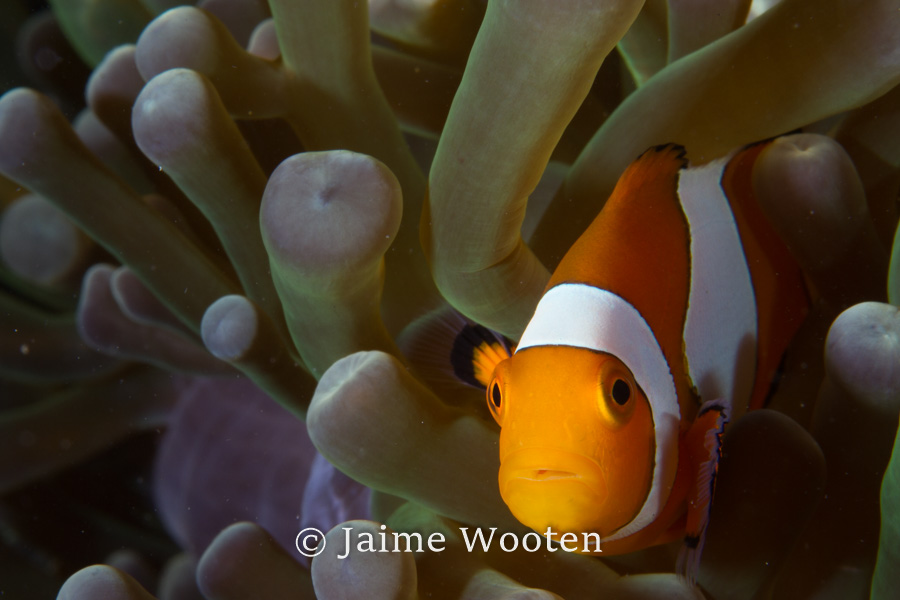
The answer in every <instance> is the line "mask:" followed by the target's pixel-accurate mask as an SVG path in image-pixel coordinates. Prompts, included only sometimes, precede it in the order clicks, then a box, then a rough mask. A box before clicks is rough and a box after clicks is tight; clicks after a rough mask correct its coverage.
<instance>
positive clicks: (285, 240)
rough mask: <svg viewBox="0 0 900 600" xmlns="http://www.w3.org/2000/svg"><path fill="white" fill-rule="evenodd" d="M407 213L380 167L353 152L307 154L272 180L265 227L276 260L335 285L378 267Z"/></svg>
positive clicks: (263, 220)
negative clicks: (337, 277) (332, 280)
mask: <svg viewBox="0 0 900 600" xmlns="http://www.w3.org/2000/svg"><path fill="white" fill-rule="evenodd" d="M402 210H403V205H402V192H401V190H400V184H399V182H398V181H397V178H396V177H395V176H394V174H393V173H392V172H391V171H390V169H388V168H387V167H386V166H385V165H384V164H383V163H381V162H380V161H378V160H376V159H374V158H372V157H370V156H367V155H365V154H359V153H356V152H350V151H348V150H335V151H328V152H306V153H303V154H297V155H294V156H292V157H290V158H288V159H287V160H285V161H284V162H282V163H281V164H280V165H279V166H278V168H277V169H275V172H274V173H272V176H271V178H270V179H269V182H268V185H267V186H266V191H265V194H264V196H263V201H262V208H261V210H260V225H261V227H262V229H263V236H264V239H265V241H266V248H267V249H268V250H269V254H270V256H272V257H273V258H277V259H279V260H283V261H285V262H289V263H290V264H291V265H293V266H294V267H295V268H296V269H297V270H299V271H300V272H303V273H305V274H307V275H308V276H310V277H315V278H327V279H330V278H332V277H333V276H334V275H338V274H340V276H341V277H347V276H348V274H349V273H353V272H354V271H355V270H359V269H361V268H362V269H366V270H368V268H369V267H371V266H372V265H373V264H377V263H378V262H379V261H380V260H381V258H382V257H383V256H384V253H385V252H386V251H387V249H388V248H389V247H390V245H391V242H392V241H393V239H394V237H395V236H396V234H397V230H398V229H399V227H400V218H401V215H402ZM351 276H352V275H351Z"/></svg>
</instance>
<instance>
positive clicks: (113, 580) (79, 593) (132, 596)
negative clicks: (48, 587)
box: [56, 565, 155, 600]
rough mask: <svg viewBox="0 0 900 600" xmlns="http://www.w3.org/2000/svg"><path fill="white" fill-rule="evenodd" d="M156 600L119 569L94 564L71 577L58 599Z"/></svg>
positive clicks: (60, 591)
mask: <svg viewBox="0 0 900 600" xmlns="http://www.w3.org/2000/svg"><path fill="white" fill-rule="evenodd" d="M97 598H104V599H106V600H155V598H153V596H152V595H150V593H149V592H147V590H145V589H144V588H143V587H141V585H140V584H139V583H138V582H137V581H135V580H134V579H133V578H132V577H131V576H129V575H126V574H125V573H123V572H122V571H119V570H118V569H114V568H113V567H110V566H108V565H93V566H90V567H86V568H84V569H81V570H80V571H78V572H76V573H75V574H74V575H72V576H71V577H69V578H68V579H67V580H66V582H65V583H64V584H63V586H62V588H60V590H59V594H57V596H56V600H95V599H97Z"/></svg>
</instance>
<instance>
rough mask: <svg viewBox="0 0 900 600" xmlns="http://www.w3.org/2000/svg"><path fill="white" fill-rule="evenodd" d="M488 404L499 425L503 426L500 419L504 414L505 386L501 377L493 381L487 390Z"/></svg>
mask: <svg viewBox="0 0 900 600" xmlns="http://www.w3.org/2000/svg"><path fill="white" fill-rule="evenodd" d="M487 403H488V408H490V409H491V415H492V416H493V417H494V420H495V421H497V424H498V425H502V423H501V422H500V417H501V415H502V414H503V385H502V384H501V382H500V378H499V377H494V379H493V380H491V385H489V386H488V388H487Z"/></svg>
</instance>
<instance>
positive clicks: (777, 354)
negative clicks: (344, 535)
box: [452, 143, 810, 580]
mask: <svg viewBox="0 0 900 600" xmlns="http://www.w3.org/2000/svg"><path fill="white" fill-rule="evenodd" d="M765 147H766V143H761V144H757V145H755V146H750V147H748V148H745V149H743V150H741V151H738V152H737V153H734V154H733V155H731V156H729V157H726V158H723V159H720V160H716V161H713V162H711V163H708V164H706V165H703V166H698V167H691V166H689V165H688V162H687V160H686V158H685V151H684V149H683V148H682V147H680V146H676V145H666V146H659V147H654V148H651V149H650V150H647V151H646V152H645V153H644V154H642V155H641V156H640V157H639V158H638V159H637V160H636V161H635V162H634V163H633V164H632V165H631V166H630V167H629V168H628V169H627V170H626V171H625V173H624V174H623V175H622V177H621V178H620V180H619V182H618V184H617V186H616V188H615V190H614V191H613V193H612V195H611V196H610V198H609V200H608V202H607V203H606V205H605V206H604V207H603V209H602V210H601V212H600V213H599V215H598V216H597V217H596V219H595V220H594V221H593V223H592V224H591V225H590V226H589V227H588V229H587V230H586V231H585V232H584V234H583V235H582V236H581V237H580V238H579V239H578V240H577V241H576V242H575V244H574V245H573V246H572V247H571V249H570V250H569V251H568V253H567V254H566V255H565V256H564V258H563V259H562V261H561V262H560V264H559V266H558V267H557V268H556V270H555V272H554V273H553V275H552V277H551V279H550V282H549V284H548V285H547V288H546V290H545V292H544V294H543V296H542V297H541V299H540V302H539V303H538V305H537V308H536V309H535V312H534V315H533V317H532V318H531V320H530V322H529V323H528V325H527V327H526V328H525V331H524V333H523V335H522V337H521V339H520V340H519V342H518V344H517V345H516V347H515V350H514V352H513V351H510V346H509V345H508V344H507V343H506V342H505V341H503V340H502V339H500V338H499V337H497V336H494V335H492V333H491V332H489V331H488V330H486V329H485V328H483V327H481V326H477V325H470V326H468V327H467V328H466V329H467V331H466V333H465V334H464V335H462V336H461V337H460V338H459V339H458V340H457V344H456V345H455V348H454V353H453V359H452V360H453V363H454V368H455V371H456V373H457V375H458V376H459V377H460V378H461V379H463V380H465V381H469V382H470V383H473V384H480V385H481V386H482V387H484V388H485V390H486V395H487V404H488V407H489V409H490V412H491V414H492V415H493V417H494V419H495V420H496V422H497V423H498V424H499V425H500V428H501V429H500V471H499V476H498V481H499V486H500V493H501V496H502V497H503V500H504V501H505V502H506V504H507V505H508V507H509V509H510V510H511V512H512V514H513V515H514V516H515V517H516V518H517V519H518V520H519V521H520V522H522V523H523V524H525V525H527V526H528V527H531V528H532V529H534V530H535V531H538V532H541V533H544V532H546V531H547V530H548V528H549V529H550V530H551V531H552V532H553V533H554V534H555V535H556V536H561V535H563V534H566V533H574V534H576V535H577V536H578V539H579V540H581V539H582V538H583V536H584V534H585V533H592V534H596V535H594V536H593V537H592V538H591V539H594V540H599V544H597V545H596V546H595V547H593V548H589V549H588V553H593V554H603V555H614V554H622V553H627V552H632V551H635V550H640V549H642V548H645V547H648V546H652V545H656V544H661V543H665V542H669V541H673V540H676V539H679V538H681V539H683V541H684V546H683V550H682V552H681V554H680V555H679V561H678V571H679V572H680V573H682V574H684V575H686V576H688V577H689V578H690V579H691V580H693V578H694V576H695V574H696V571H697V568H698V566H699V557H700V551H701V549H702V545H703V539H704V534H705V530H706V525H707V522H708V515H709V511H710V506H711V501H712V494H713V490H714V486H715V477H716V473H717V466H718V461H719V457H720V454H721V440H722V433H723V429H724V427H725V424H726V423H727V422H728V420H729V419H731V420H734V419H736V418H738V417H739V416H740V415H741V414H743V413H744V412H745V411H746V410H748V409H751V408H758V407H760V406H762V405H763V404H764V402H765V399H766V397H767V395H768V393H769V392H770V389H771V387H772V385H773V381H774V378H775V376H776V374H777V371H778V368H779V363H780V361H781V358H782V356H783V354H784V353H785V351H786V349H787V346H788V343H789V342H790V340H791V339H792V338H793V337H794V335H795V333H796V332H797V329H798V328H799V326H800V324H801V322H802V321H803V318H804V317H805V315H806V313H807V311H808V308H809V303H810V300H809V296H808V292H807V288H806V285H805V281H804V278H803V275H802V273H801V272H800V269H799V267H798V266H797V264H796V263H795V262H794V260H793V259H792V257H791V256H790V254H789V252H788V250H787V248H786V246H785V245H784V244H783V243H782V242H781V240H780V239H779V238H778V236H777V235H776V234H775V232H774V230H773V229H772V227H771V226H770V225H769V223H768V222H767V220H766V217H765V216H764V215H763V213H762V212H761V210H760V209H759V207H758V206H757V204H756V202H755V200H754V198H753V194H752V186H751V174H752V167H753V164H754V162H755V161H756V158H757V156H759V154H760V152H762V151H763V149H764V148H765ZM465 346H468V348H470V349H472V350H471V351H470V352H468V353H466V352H465V351H464V350H463V349H462V348H463V347H465ZM556 539H559V537H556ZM584 539H588V538H587V537H584Z"/></svg>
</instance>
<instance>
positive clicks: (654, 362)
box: [516, 283, 681, 542]
mask: <svg viewBox="0 0 900 600" xmlns="http://www.w3.org/2000/svg"><path fill="white" fill-rule="evenodd" d="M534 346H572V347H576V348H586V349H588V350H594V351H597V352H606V353H609V354H612V355H615V356H617V357H618V358H619V359H620V360H621V361H622V362H623V363H624V364H625V365H626V366H627V367H628V368H629V369H630V370H631V372H632V374H633V375H634V378H635V381H636V382H637V384H638V386H640V387H641V389H642V390H643V391H644V393H645V395H646V396H647V398H648V399H649V400H650V410H651V414H652V416H653V425H654V434H655V438H656V455H655V467H654V469H653V481H652V485H651V488H650V493H649V494H648V496H647V500H646V501H645V503H644V505H643V507H642V508H641V510H640V511H639V512H638V514H637V516H636V517H635V518H634V519H633V520H632V521H631V522H629V523H628V524H626V525H625V526H624V527H622V528H620V529H619V530H617V531H616V532H615V533H613V534H612V535H610V536H609V537H607V538H605V539H604V542H605V541H612V540H617V539H621V538H624V537H627V536H629V535H631V534H632V533H635V532H637V531H640V530H641V529H643V528H644V527H646V526H647V525H649V524H650V523H652V522H653V521H654V520H655V519H656V517H657V515H659V513H660V512H661V511H662V509H663V506H664V505H665V501H666V499H667V493H664V492H665V490H664V488H665V487H666V486H665V483H664V482H666V481H670V480H671V476H672V475H673V473H671V472H669V470H670V469H673V468H675V466H674V465H672V461H669V460H667V456H672V453H673V452H676V451H677V447H678V446H677V444H678V434H679V424H680V419H681V413H680V410H679V406H678V399H677V395H676V391H675V382H674V379H673V378H672V372H671V369H670V367H669V364H668V362H667V361H666V358H665V355H664V354H663V352H662V349H661V348H660V345H659V343H658V342H657V340H656V337H655V336H654V334H653V331H652V330H651V329H650V326H649V325H648V324H647V322H646V321H645V320H644V318H643V316H641V314H640V312H638V310H637V309H636V308H635V307H634V306H632V305H631V304H630V303H628V302H627V301H626V300H624V299H623V298H621V297H620V296H618V295H616V294H614V293H612V292H610V291H608V290H604V289H600V288H597V287H594V286H591V285H587V284H583V283H562V284H559V285H557V286H555V287H552V288H550V289H549V290H548V291H547V292H546V293H545V294H544V296H543V298H541V301H540V302H539V303H538V306H537V309H536V310H535V312H534V316H533V317H532V319H531V321H530V322H529V323H528V326H527V327H526V328H525V333H524V334H522V339H521V340H520V341H519V345H518V347H517V348H516V352H518V351H520V350H523V349H525V348H530V347H534Z"/></svg>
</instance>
